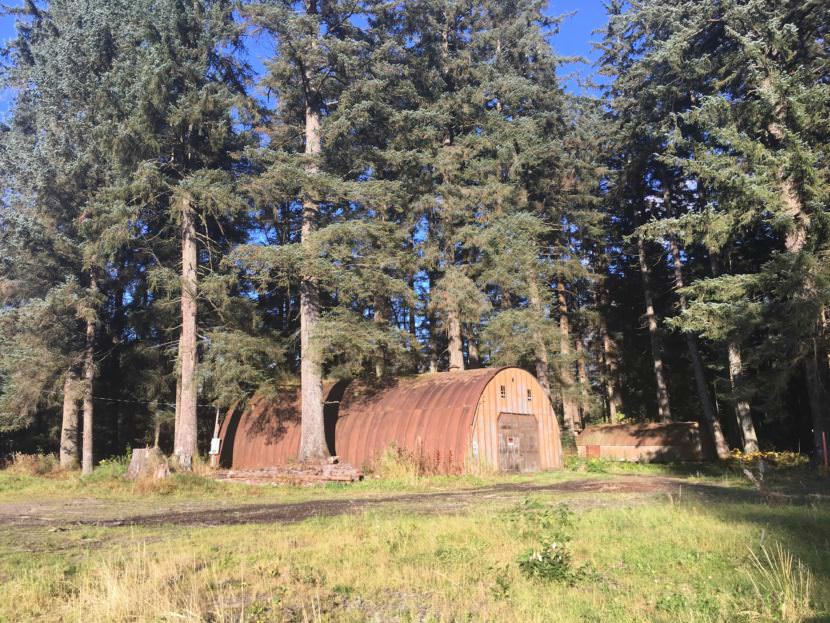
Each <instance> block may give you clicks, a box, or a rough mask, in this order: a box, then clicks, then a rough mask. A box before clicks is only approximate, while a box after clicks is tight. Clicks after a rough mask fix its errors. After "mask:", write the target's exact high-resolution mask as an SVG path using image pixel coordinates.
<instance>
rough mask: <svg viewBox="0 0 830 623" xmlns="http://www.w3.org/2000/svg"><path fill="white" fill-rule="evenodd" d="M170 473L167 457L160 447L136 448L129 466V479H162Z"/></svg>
mask: <svg viewBox="0 0 830 623" xmlns="http://www.w3.org/2000/svg"><path fill="white" fill-rule="evenodd" d="M169 475H170V465H169V463H168V461H167V457H165V456H164V454H163V453H162V451H161V450H159V449H158V448H136V449H134V450H133V456H132V458H131V459H130V466H129V467H128V468H127V480H140V479H143V478H152V479H154V480H160V479H162V478H167V477H168V476H169Z"/></svg>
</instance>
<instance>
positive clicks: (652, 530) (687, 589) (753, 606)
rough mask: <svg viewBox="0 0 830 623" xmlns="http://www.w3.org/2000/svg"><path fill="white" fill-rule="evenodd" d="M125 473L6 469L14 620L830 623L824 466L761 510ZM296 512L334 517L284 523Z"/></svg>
mask: <svg viewBox="0 0 830 623" xmlns="http://www.w3.org/2000/svg"><path fill="white" fill-rule="evenodd" d="M122 471H123V465H122V464H120V463H114V464H111V465H109V466H105V467H104V469H102V470H100V471H99V472H98V474H97V475H95V476H94V477H93V478H92V479H86V480H82V479H80V478H79V477H77V476H74V475H66V474H62V475H50V476H42V475H27V474H21V473H14V472H0V591H1V592H2V599H0V621H15V622H16V621H33V620H35V621H36V620H44V621H84V622H89V623H92V622H96V621H228V622H230V621H235V622H238V621H248V622H254V621H603V622H604V621H621V622H622V621H665V622H675V621H689V622H691V621H830V502H828V497H827V494H828V489H827V486H826V482H823V481H821V480H819V479H816V478H815V477H813V476H809V475H808V474H807V473H806V472H804V473H801V472H799V473H795V474H791V475H787V476H782V477H780V478H779V479H778V482H777V483H776V487H775V489H776V491H777V492H778V493H777V494H774V495H764V496H760V495H758V494H757V493H756V492H755V491H754V490H753V489H751V488H750V487H749V486H748V485H747V484H746V483H745V482H743V481H742V480H741V479H740V478H738V477H737V476H736V475H729V474H721V473H718V472H712V471H710V472H709V473H704V474H700V473H698V472H697V470H696V469H691V470H688V469H687V470H683V471H682V472H681V473H678V471H677V470H676V469H675V468H671V467H668V468H657V467H651V466H611V465H607V464H601V463H593V464H585V463H578V464H576V465H572V466H571V469H569V470H566V471H564V472H559V473H555V474H540V475H534V476H524V477H512V478H511V477H504V476H488V477H470V476H466V477H432V478H429V477H416V476H412V475H407V474H406V472H405V471H402V472H401V473H397V474H396V473H391V474H387V475H386V476H387V477H386V478H383V479H367V481H365V482H363V483H359V484H357V485H354V486H351V487H348V486H329V487H318V488H312V489H308V488H298V487H287V486H282V487H250V486H245V485H236V484H234V485H223V484H218V483H215V482H213V481H210V480H208V479H206V478H203V477H200V476H191V477H178V478H176V479H172V480H170V481H169V482H167V483H165V484H163V485H159V484H152V485H140V486H137V485H133V484H129V483H125V482H123V480H122V479H121V478H120V474H121V472H122ZM782 492H784V493H785V494H786V492H790V493H793V492H794V494H793V495H782ZM286 504H294V505H295V506H294V507H292V508H293V509H294V510H297V509H301V510H302V511H303V513H309V512H310V513H311V514H312V515H317V516H312V517H310V518H304V517H306V515H305V514H304V515H302V516H299V515H298V516H296V517H292V516H289V515H286V517H288V518H287V519H285V520H279V521H272V520H270V519H269V517H271V516H270V515H268V513H273V512H281V511H282V509H284V508H285V507H286V506H285V505H286ZM263 513H265V514H263ZM148 517H149V518H150V519H152V521H148ZM205 518H211V519H210V521H217V522H224V523H226V525H206V523H205V522H206V521H208V520H207V519H205Z"/></svg>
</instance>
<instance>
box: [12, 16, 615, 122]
mask: <svg viewBox="0 0 830 623" xmlns="http://www.w3.org/2000/svg"><path fill="white" fill-rule="evenodd" d="M6 4H7V5H10V6H20V5H22V2H21V1H20V0H17V1H15V0H12V1H10V2H7V3H6ZM571 12H575V15H573V16H572V17H570V18H569V19H568V20H567V21H566V22H565V23H564V24H563V25H562V29H561V32H560V33H559V34H558V35H556V36H555V37H552V39H551V42H552V43H553V46H554V48H556V50H557V52H559V54H561V55H563V56H582V57H585V58H586V59H588V60H589V61H591V62H592V61H595V60H596V53H595V52H594V51H593V50H592V48H591V42H592V41H594V40H596V39H597V38H598V35H593V34H592V31H594V30H596V29H597V28H601V27H602V26H603V25H604V23H605V9H604V6H603V2H602V0H581V1H580V0H551V2H550V4H549V5H548V13H549V14H550V15H562V14H565V13H571ZM13 36H14V19H13V18H12V17H9V16H6V15H3V16H0V41H3V42H4V43H5V42H6V41H8V40H9V39H10V38H12V37H13ZM254 48H255V49H256V48H257V46H254ZM263 51H265V50H263ZM252 52H254V50H252ZM257 53H259V49H256V51H255V52H254V54H257ZM251 60H252V61H253V63H252V64H253V65H254V67H257V66H261V64H260V63H258V62H257V61H258V60H259V59H257V58H256V57H254V58H252V59H251ZM591 73H592V69H591V67H590V65H585V64H570V65H566V66H564V67H563V68H562V71H561V74H562V77H563V78H565V80H564V85H565V88H567V89H568V90H570V91H574V92H583V90H582V89H581V88H580V86H579V77H585V76H588V75H590V74H591ZM9 104H10V96H9V94H8V93H0V119H2V118H3V117H4V116H5V114H6V112H7V111H8V108H9Z"/></svg>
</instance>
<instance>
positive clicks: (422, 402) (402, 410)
mask: <svg viewBox="0 0 830 623" xmlns="http://www.w3.org/2000/svg"><path fill="white" fill-rule="evenodd" d="M503 369H504V368H485V369H479V370H467V371H464V372H440V373H436V374H423V375H420V376H416V377H408V378H397V379H388V380H385V381H383V382H381V381H373V382H370V383H365V382H357V381H355V382H352V383H350V384H348V385H347V386H346V385H344V384H337V385H331V384H328V385H327V386H326V387H325V388H324V395H325V396H326V398H325V400H326V403H327V404H326V420H327V422H326V424H327V428H328V429H329V430H330V428H331V426H334V427H335V428H334V440H333V441H334V448H330V450H333V451H334V452H336V454H337V455H339V456H340V457H341V459H342V460H343V461H345V462H348V463H351V464H353V465H355V466H363V465H368V464H371V463H372V462H373V461H374V459H375V458H377V456H378V455H379V454H380V453H382V452H383V451H384V450H385V449H386V448H388V447H389V446H390V445H392V444H393V443H394V444H396V445H398V446H399V447H401V448H408V449H417V451H418V452H419V453H422V454H423V456H425V457H429V459H430V460H431V461H432V462H433V464H434V465H435V466H436V467H438V468H439V469H441V471H453V470H454V469H458V468H460V467H461V466H462V465H463V463H464V461H465V459H466V454H467V452H468V450H469V444H470V435H471V431H472V424H473V418H474V416H475V411H476V406H477V405H478V401H479V399H480V397H481V394H482V392H483V391H484V388H485V387H486V386H487V384H488V383H489V382H490V380H492V378H493V377H494V376H495V375H496V374H497V373H498V372H499V371H500V370H503ZM341 392H342V396H341ZM221 436H222V437H223V439H224V441H223V444H222V463H223V464H224V465H229V466H231V465H232V466H233V467H234V468H256V467H267V466H271V465H279V464H284V463H287V462H291V461H295V460H296V459H297V456H298V454H299V447H300V394H299V389H298V388H295V387H292V388H290V389H288V390H287V391H285V392H284V393H283V394H281V395H280V396H279V397H278V398H277V399H276V400H274V399H267V400H266V399H263V398H261V397H256V398H254V399H252V400H251V401H250V403H249V405H248V406H247V408H246V409H245V410H244V411H243V412H242V414H241V415H239V416H237V417H226V418H225V422H224V423H223V426H222V432H221ZM327 436H328V437H329V439H330V436H329V435H327Z"/></svg>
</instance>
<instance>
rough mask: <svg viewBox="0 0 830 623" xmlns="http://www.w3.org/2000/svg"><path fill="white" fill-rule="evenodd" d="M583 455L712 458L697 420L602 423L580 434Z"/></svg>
mask: <svg viewBox="0 0 830 623" xmlns="http://www.w3.org/2000/svg"><path fill="white" fill-rule="evenodd" d="M576 449H577V453H578V455H579V456H580V457H583V458H589V459H593V458H597V459H611V460H616V461H642V462H663V461H701V460H704V459H705V458H709V456H708V452H707V451H706V450H707V449H706V448H704V447H703V444H702V443H701V438H700V429H699V427H698V423H697V422H671V423H668V424H602V425H599V426H589V427H588V428H586V429H585V430H583V431H582V432H581V433H580V434H579V436H577V438H576Z"/></svg>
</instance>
